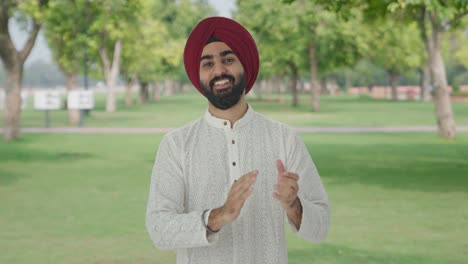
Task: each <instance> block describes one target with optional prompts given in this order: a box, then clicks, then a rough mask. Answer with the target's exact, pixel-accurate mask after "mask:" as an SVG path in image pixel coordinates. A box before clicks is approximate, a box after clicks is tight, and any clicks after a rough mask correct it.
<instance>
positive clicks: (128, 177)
mask: <svg viewBox="0 0 468 264" xmlns="http://www.w3.org/2000/svg"><path fill="white" fill-rule="evenodd" d="M151 107H155V108H156V107H157V106H156V105H154V106H151ZM335 107H338V106H335ZM257 108H259V109H262V107H261V106H259V107H257ZM324 108H325V106H324ZM161 137H162V136H161V135H46V134H40V135H37V134H36V135H32V134H25V135H23V137H22V139H21V140H19V141H16V142H9V143H6V142H4V141H0V201H1V202H0V249H1V250H0V251H1V253H0V263H100V264H102V263H161V264H162V263H175V254H174V253H173V252H171V251H157V250H156V249H154V247H153V245H152V243H151V241H150V240H149V238H148V235H147V233H146V230H145V227H144V218H145V217H144V214H145V207H146V199H147V195H148V184H149V174H150V171H151V167H152V164H153V159H154V155H155V151H156V148H157V146H158V143H159V141H160V139H161ZM303 139H304V140H305V142H306V144H307V146H308V147H309V150H310V152H311V154H312V156H313V158H314V160H315V163H316V165H317V167H318V169H319V171H320V173H321V175H322V178H323V181H324V184H325V187H326V189H327V191H328V194H329V198H330V203H331V211H332V223H331V229H330V233H329V237H328V239H327V241H326V242H325V243H322V244H319V245H315V244H311V243H308V242H305V241H303V240H301V239H299V238H297V237H294V236H292V235H290V234H288V251H289V256H290V263H343V264H345V263H346V264H348V263H414V264H416V263H417V264H419V263H429V264H435V263H460V264H462V263H468V256H467V254H466V249H468V240H467V239H466V238H467V237H468V203H467V202H466V201H468V135H467V134H460V135H459V136H458V138H457V140H456V141H445V140H442V139H439V138H437V136H436V135H434V134H432V133H396V134H307V135H303Z"/></svg>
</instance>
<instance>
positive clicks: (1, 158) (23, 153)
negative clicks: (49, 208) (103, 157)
mask: <svg viewBox="0 0 468 264" xmlns="http://www.w3.org/2000/svg"><path fill="white" fill-rule="evenodd" d="M27 144H28V140H24V139H20V140H18V141H17V142H11V143H3V142H2V145H1V147H0V185H10V184H13V183H14V182H16V181H17V180H18V179H19V178H21V177H25V176H24V174H21V175H20V174H18V173H17V172H12V170H8V169H6V168H14V167H16V166H18V167H23V166H28V164H30V163H33V162H37V163H41V164H42V166H47V164H49V163H50V164H52V163H55V162H74V161H77V160H83V159H92V158H95V155H94V154H91V153H87V152H72V151H57V152H52V151H45V150H40V149H35V148H31V147H29V146H27ZM2 167H3V168H2ZM13 171H15V170H13ZM31 173H33V172H31Z"/></svg>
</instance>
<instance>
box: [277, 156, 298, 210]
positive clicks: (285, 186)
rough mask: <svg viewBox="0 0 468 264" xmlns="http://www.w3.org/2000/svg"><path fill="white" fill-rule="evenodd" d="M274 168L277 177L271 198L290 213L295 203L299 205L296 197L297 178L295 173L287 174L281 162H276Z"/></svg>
mask: <svg viewBox="0 0 468 264" xmlns="http://www.w3.org/2000/svg"><path fill="white" fill-rule="evenodd" d="M276 168H277V169H278V176H277V184H275V186H274V187H275V190H276V192H274V193H273V197H275V198H276V199H278V200H279V201H280V203H281V206H282V207H283V208H284V209H285V210H286V211H290V210H292V209H294V208H295V207H296V205H297V203H300V202H299V199H298V197H297V192H298V191H299V185H298V184H297V181H298V180H299V176H298V175H297V174H296V173H291V172H287V171H286V170H285V168H284V165H283V162H282V161H281V160H277V161H276Z"/></svg>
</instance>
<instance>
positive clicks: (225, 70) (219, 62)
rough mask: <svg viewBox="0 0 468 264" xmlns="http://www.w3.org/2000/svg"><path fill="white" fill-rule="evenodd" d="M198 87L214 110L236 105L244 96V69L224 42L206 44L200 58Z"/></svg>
mask: <svg viewBox="0 0 468 264" xmlns="http://www.w3.org/2000/svg"><path fill="white" fill-rule="evenodd" d="M200 86H201V88H202V89H203V91H204V94H205V96H206V98H207V99H208V100H209V101H210V103H211V104H212V105H214V106H215V107H216V108H219V109H222V110H225V109H228V108H231V107H232V106H234V105H236V104H237V103H238V102H239V100H240V98H241V96H242V95H243V94H244V88H245V74H244V67H242V64H241V62H240V60H239V59H238V58H237V56H236V55H235V54H234V52H233V51H232V50H231V48H229V46H228V45H226V44H225V43H224V42H212V43H209V44H207V45H206V46H205V47H204V48H203V51H202V55H201V58H200Z"/></svg>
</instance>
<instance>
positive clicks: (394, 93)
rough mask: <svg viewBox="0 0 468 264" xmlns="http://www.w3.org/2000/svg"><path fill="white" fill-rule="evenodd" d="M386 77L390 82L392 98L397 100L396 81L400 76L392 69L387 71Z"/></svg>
mask: <svg viewBox="0 0 468 264" xmlns="http://www.w3.org/2000/svg"><path fill="white" fill-rule="evenodd" d="M388 78H389V82H390V87H392V100H393V101H397V100H398V90H397V89H398V81H399V79H400V76H399V75H398V74H397V73H396V72H394V71H389V72H388Z"/></svg>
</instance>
